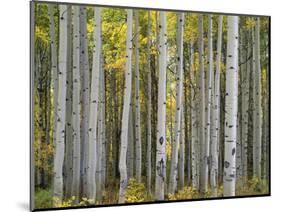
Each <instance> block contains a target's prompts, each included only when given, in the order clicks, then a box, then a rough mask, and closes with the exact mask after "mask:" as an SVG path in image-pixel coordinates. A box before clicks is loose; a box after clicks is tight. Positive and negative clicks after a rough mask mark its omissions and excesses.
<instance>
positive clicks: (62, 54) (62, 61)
mask: <svg viewBox="0 0 281 212" xmlns="http://www.w3.org/2000/svg"><path fill="white" fill-rule="evenodd" d="M59 8H60V23H59V24H60V35H59V41H60V42H59V44H60V45H59V73H58V99H57V104H58V107H57V109H58V113H57V129H56V144H55V157H54V197H55V198H57V203H61V201H62V199H63V175H62V173H63V160H64V139H65V99H66V77H67V76H66V75H67V70H66V69H67V42H66V38H67V34H66V33H67V18H68V10H67V6H66V5H60V6H59Z"/></svg>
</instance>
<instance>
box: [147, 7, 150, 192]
mask: <svg viewBox="0 0 281 212" xmlns="http://www.w3.org/2000/svg"><path fill="white" fill-rule="evenodd" d="M147 22H148V23H147V50H146V57H147V89H148V91H147V93H148V95H147V158H146V161H147V167H146V170H147V187H148V193H149V194H151V68H150V62H151V59H150V11H148V18H147Z"/></svg>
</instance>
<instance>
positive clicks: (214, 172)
mask: <svg viewBox="0 0 281 212" xmlns="http://www.w3.org/2000/svg"><path fill="white" fill-rule="evenodd" d="M222 22H223V16H222V15H220V16H219V23H218V40H217V52H216V73H215V77H214V88H213V90H212V91H213V106H212V127H213V130H212V136H211V176H210V178H211V179H210V182H211V188H212V196H213V197H217V186H218V154H219V152H218V145H219V134H220V70H221V68H220V64H221V42H222Z"/></svg>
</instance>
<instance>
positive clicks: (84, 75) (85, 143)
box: [80, 6, 90, 197]
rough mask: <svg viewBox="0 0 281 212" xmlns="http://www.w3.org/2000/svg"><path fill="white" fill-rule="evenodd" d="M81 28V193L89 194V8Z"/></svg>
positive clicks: (82, 20) (82, 18)
mask: <svg viewBox="0 0 281 212" xmlns="http://www.w3.org/2000/svg"><path fill="white" fill-rule="evenodd" d="M80 23H81V24H80V30H81V36H80V39H81V41H80V42H81V51H80V52H81V65H80V70H81V89H82V91H81V93H82V95H81V96H82V97H81V98H82V102H81V105H82V113H81V118H82V121H81V142H82V143H81V178H82V179H81V184H82V186H81V191H82V192H81V194H82V196H83V197H86V196H87V171H88V149H89V135H88V129H89V100H90V97H89V90H90V89H89V88H90V83H89V78H90V72H89V56H88V38H87V8H86V7H85V6H82V7H81V8H80Z"/></svg>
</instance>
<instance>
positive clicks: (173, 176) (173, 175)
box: [169, 13, 184, 194]
mask: <svg viewBox="0 0 281 212" xmlns="http://www.w3.org/2000/svg"><path fill="white" fill-rule="evenodd" d="M183 27H184V13H178V14H177V84H176V92H177V94H176V112H175V128H174V132H175V140H174V141H173V150H172V159H171V170H170V180H169V193H172V194H173V193H174V192H175V191H176V188H177V175H178V173H177V169H178V148H179V142H180V138H181V127H180V126H181V110H182V89H183V86H182V84H183V79H182V78H183Z"/></svg>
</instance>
